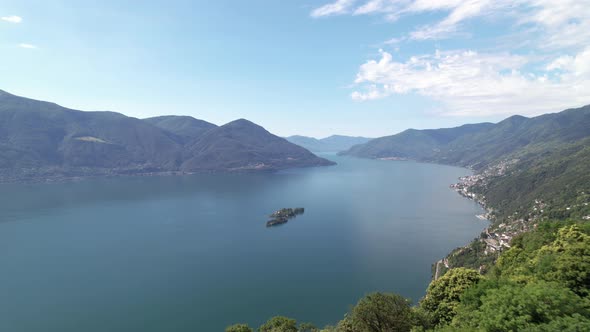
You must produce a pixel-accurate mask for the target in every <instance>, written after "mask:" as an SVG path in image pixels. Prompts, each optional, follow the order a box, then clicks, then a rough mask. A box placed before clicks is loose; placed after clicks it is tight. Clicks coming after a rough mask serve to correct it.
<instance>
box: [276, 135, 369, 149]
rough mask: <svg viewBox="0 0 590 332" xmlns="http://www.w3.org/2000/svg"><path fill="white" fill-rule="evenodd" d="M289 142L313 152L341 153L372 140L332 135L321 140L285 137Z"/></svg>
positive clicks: (294, 136)
mask: <svg viewBox="0 0 590 332" xmlns="http://www.w3.org/2000/svg"><path fill="white" fill-rule="evenodd" d="M285 138H286V139H287V140H288V141H289V142H291V143H294V144H297V145H299V146H302V147H304V148H306V149H308V150H310V151H313V152H340V151H344V150H348V149H349V148H351V147H352V146H354V145H357V144H363V143H366V142H368V141H370V140H371V138H367V137H362V136H345V135H331V136H328V137H324V138H321V139H317V138H314V137H309V136H301V135H293V136H289V137H285Z"/></svg>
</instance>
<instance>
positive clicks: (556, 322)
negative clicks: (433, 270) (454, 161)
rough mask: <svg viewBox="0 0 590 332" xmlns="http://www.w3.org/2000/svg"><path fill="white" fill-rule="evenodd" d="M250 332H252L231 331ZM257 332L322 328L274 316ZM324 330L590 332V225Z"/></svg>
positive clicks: (381, 298) (516, 249)
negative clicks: (483, 271)
mask: <svg viewBox="0 0 590 332" xmlns="http://www.w3.org/2000/svg"><path fill="white" fill-rule="evenodd" d="M247 331H253V330H252V329H250V328H249V327H247V326H245V325H234V326H232V327H229V328H228V329H227V330H226V332H247ZM258 331H260V332H303V331H320V330H317V329H315V327H313V326H309V325H306V324H300V325H299V326H298V325H297V322H296V321H295V320H293V319H289V318H286V317H274V318H272V319H270V320H269V321H268V322H267V323H265V324H264V325H262V326H261V327H260V328H259V329H258ZM321 331H326V332H380V331H383V332H406V331H407V332H409V331H415V332H418V331H529V332H533V331H536V332H545V331H547V332H549V331H569V332H574V331H590V223H575V222H571V221H569V222H546V223H543V224H540V225H539V226H538V227H537V229H536V230H534V231H532V232H529V233H525V234H522V235H520V236H518V237H516V238H515V239H513V241H512V248H511V249H509V250H508V251H506V252H504V253H503V254H502V255H501V256H500V258H499V259H498V262H497V263H496V264H495V265H494V266H492V268H491V270H490V272H489V273H488V274H487V275H485V276H482V275H480V274H479V273H478V272H477V271H475V270H471V269H466V268H456V269H451V270H450V271H449V272H448V273H446V274H445V275H444V276H443V277H441V278H440V279H438V280H435V281H433V282H432V283H431V284H430V286H429V287H428V289H427V291H426V295H425V297H424V298H423V299H422V301H420V303H419V304H418V305H417V306H415V307H411V306H410V303H409V301H408V300H406V299H405V298H403V297H401V296H400V295H397V294H383V293H372V294H369V295H367V296H365V297H364V298H362V299H361V300H360V301H359V302H358V303H357V305H356V306H354V307H353V308H352V309H351V311H350V312H349V313H348V314H347V315H345V317H344V319H342V320H341V321H340V322H338V323H337V324H336V326H331V327H326V328H324V329H323V330H321Z"/></svg>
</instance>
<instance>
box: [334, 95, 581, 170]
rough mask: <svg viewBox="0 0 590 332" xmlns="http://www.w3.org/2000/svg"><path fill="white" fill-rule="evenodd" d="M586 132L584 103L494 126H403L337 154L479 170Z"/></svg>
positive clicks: (562, 142) (517, 117)
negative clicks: (441, 164) (395, 133)
mask: <svg viewBox="0 0 590 332" xmlns="http://www.w3.org/2000/svg"><path fill="white" fill-rule="evenodd" d="M588 136H590V106H585V107H582V108H579V109H570V110H566V111H563V112H560V113H553V114H545V115H541V116H538V117H534V118H526V117H523V116H512V117H510V118H508V119H506V120H503V121H501V122H499V123H497V124H490V123H482V124H475V125H464V126H461V127H456V128H447V129H431V130H412V129H411V130H407V131H404V132H402V133H400V134H397V135H393V136H387V137H382V138H377V139H374V140H372V141H370V142H368V143H366V144H363V145H360V146H355V147H353V148H351V149H350V150H348V151H345V152H344V153H343V154H346V155H352V156H357V157H364V158H385V157H401V158H408V159H415V160H419V161H428V162H440V163H446V164H454V165H461V166H471V167H474V168H476V169H482V168H484V167H485V166H487V165H489V164H490V163H493V162H497V161H499V160H501V159H506V158H523V157H525V156H526V155H527V154H530V153H533V154H539V153H543V152H547V151H550V150H552V149H555V148H556V147H557V146H559V145H562V144H568V143H573V142H575V141H576V140H579V139H582V138H584V137H588Z"/></svg>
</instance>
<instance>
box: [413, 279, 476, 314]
mask: <svg viewBox="0 0 590 332" xmlns="http://www.w3.org/2000/svg"><path fill="white" fill-rule="evenodd" d="M482 278H483V277H482V276H481V275H480V274H479V273H478V272H477V271H475V270H470V269H466V268H456V269H451V270H449V272H447V273H446V274H445V275H444V276H442V277H441V278H440V279H438V280H435V281H433V282H431V283H430V285H429V286H428V289H427V290H426V296H425V297H424V299H422V301H421V302H420V307H421V308H422V309H424V310H425V311H426V312H427V313H428V314H429V316H430V318H431V320H432V324H433V325H444V324H447V323H450V322H451V320H452V319H453V317H454V316H455V314H456V309H457V306H458V305H459V302H460V298H461V295H462V294H463V293H464V292H465V290H466V289H468V288H469V287H472V286H473V285H475V284H477V283H478V282H479V281H481V280H482Z"/></svg>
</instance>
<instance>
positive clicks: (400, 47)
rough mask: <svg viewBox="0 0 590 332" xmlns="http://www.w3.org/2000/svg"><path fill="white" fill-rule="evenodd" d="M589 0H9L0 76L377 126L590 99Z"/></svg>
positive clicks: (58, 90)
mask: <svg viewBox="0 0 590 332" xmlns="http://www.w3.org/2000/svg"><path fill="white" fill-rule="evenodd" d="M589 8H590V0H559V1H556V0H514V1H505V0H251V1H240V0H232V1H229V0H216V1H195V0H193V1H174V0H170V1H139V0H137V1H125V0H118V1H109V0H101V1H83V0H75V1H64V0H54V1H45V0H43V1H29V0H4V1H2V2H1V3H0V60H1V61H0V89H2V90H5V91H7V92H10V93H13V94H17V95H21V96H25V97H29V98H34V99H41V100H47V101H52V102H56V103H58V104H60V105H62V106H65V107H69V108H74V109H80V110H86V111H102V110H109V111H115V112H120V113H123V114H126V115H129V116H133V117H138V118H145V117H150V116H157V115H165V114H176V115H190V116H193V117H196V118H199V119H203V120H206V121H209V122H212V123H215V124H218V125H221V124H224V123H227V122H229V121H232V120H234V119H238V118H246V119H249V120H251V121H254V122H256V123H258V124H260V125H262V126H263V127H265V128H266V129H268V130H269V131H271V132H273V133H275V134H277V135H281V136H289V135H295V134H298V135H307V136H314V137H325V136H329V135H332V134H343V135H355V136H367V137H379V136H384V135H391V134H395V133H398V132H400V131H403V130H404V129H407V128H417V129H424V128H440V127H452V126H457V125H461V124H464V123H474V122H486V121H491V122H497V121H500V120H502V119H503V118H506V117H508V116H510V115H513V114H521V115H525V116H534V115H538V114H543V113H548V112H557V111H560V110H563V109H566V108H572V107H579V106H583V105H586V104H590V9H589Z"/></svg>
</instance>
